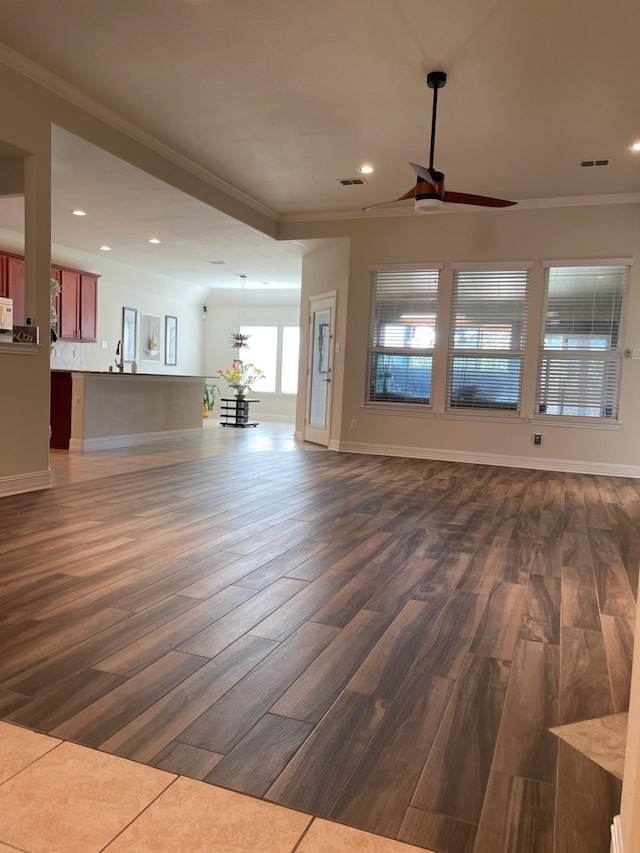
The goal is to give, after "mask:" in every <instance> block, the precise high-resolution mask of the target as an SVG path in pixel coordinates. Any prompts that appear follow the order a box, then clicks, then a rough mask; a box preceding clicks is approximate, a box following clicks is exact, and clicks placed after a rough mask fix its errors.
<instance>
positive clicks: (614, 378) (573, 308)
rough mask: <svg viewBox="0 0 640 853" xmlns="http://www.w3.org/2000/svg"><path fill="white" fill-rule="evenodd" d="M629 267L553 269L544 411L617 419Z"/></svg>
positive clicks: (544, 352)
mask: <svg viewBox="0 0 640 853" xmlns="http://www.w3.org/2000/svg"><path fill="white" fill-rule="evenodd" d="M627 276H628V267H626V266H583V267H575V266H573V267H570V266H564V267H561V266H560V267H559V266H553V267H552V266H549V267H548V269H547V281H546V298H545V309H544V328H543V333H542V341H541V349H540V370H539V395H538V412H539V413H540V414H542V415H559V416H563V417H587V418H617V416H618V386H619V382H620V364H621V362H620V323H621V318H622V309H623V302H624V296H625V291H626V286H627Z"/></svg>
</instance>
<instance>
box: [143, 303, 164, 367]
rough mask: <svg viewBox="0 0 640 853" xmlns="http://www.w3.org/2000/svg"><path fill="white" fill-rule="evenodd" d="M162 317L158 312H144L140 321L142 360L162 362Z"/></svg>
mask: <svg viewBox="0 0 640 853" xmlns="http://www.w3.org/2000/svg"><path fill="white" fill-rule="evenodd" d="M161 323H162V317H159V316H158V315H156V314H143V315H142V317H141V322H140V361H155V362H156V363H159V362H160V354H161V352H162V349H161V345H160V329H161Z"/></svg>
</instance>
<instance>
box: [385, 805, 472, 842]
mask: <svg viewBox="0 0 640 853" xmlns="http://www.w3.org/2000/svg"><path fill="white" fill-rule="evenodd" d="M477 830H478V827H477V826H475V824H473V823H463V822H462V821H460V820H454V819H453V818H451V817H447V816H446V815H440V814H433V812H425V811H423V810H422V809H415V808H413V806H410V807H409V808H408V809H407V813H406V815H405V817H404V820H403V821H402V826H401V827H400V831H399V832H398V840H399V841H406V842H407V844H413V845H415V846H418V847H426V848H428V849H429V850H437V851H438V853H473V848H474V844H475V840H476V832H477Z"/></svg>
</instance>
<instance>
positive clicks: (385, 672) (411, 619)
mask: <svg viewBox="0 0 640 853" xmlns="http://www.w3.org/2000/svg"><path fill="white" fill-rule="evenodd" d="M440 612H441V608H439V607H436V606H435V605H433V604H425V603H423V602H421V601H409V602H408V603H407V604H406V605H405V607H404V608H403V609H402V610H401V611H400V613H399V614H398V616H397V617H396V618H395V619H394V620H393V622H392V623H391V625H390V626H389V627H388V628H387V630H386V631H385V633H384V634H383V636H382V637H381V639H380V640H379V641H378V643H377V644H376V645H375V647H374V648H373V650H372V651H371V653H370V654H369V656H368V657H367V659H366V660H365V661H364V662H363V663H362V665H361V666H360V667H359V668H358V669H357V671H356V672H355V673H354V675H353V676H352V677H351V679H350V680H349V682H348V683H347V685H346V689H347V690H351V691H353V692H355V693H364V694H366V695H367V696H372V697H375V698H377V699H392V698H393V696H395V694H396V692H397V690H398V688H399V687H400V685H401V684H402V682H403V681H404V679H405V676H406V674H407V673H408V672H409V670H410V669H411V667H412V666H413V664H414V662H415V660H416V655H417V653H418V651H419V649H420V646H421V645H422V639H423V637H424V635H425V634H426V633H427V632H429V631H430V630H431V628H433V626H434V625H435V624H436V622H437V620H438V617H439V616H440Z"/></svg>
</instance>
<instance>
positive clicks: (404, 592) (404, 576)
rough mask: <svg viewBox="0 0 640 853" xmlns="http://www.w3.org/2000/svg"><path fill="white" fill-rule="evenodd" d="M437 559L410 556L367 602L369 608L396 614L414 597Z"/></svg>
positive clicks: (378, 611)
mask: <svg viewBox="0 0 640 853" xmlns="http://www.w3.org/2000/svg"><path fill="white" fill-rule="evenodd" d="M434 563H435V560H431V559H429V558H424V557H410V558H409V559H408V560H406V561H405V562H404V564H403V565H402V568H401V569H397V570H396V571H395V572H394V573H393V575H392V577H391V578H390V579H389V580H388V581H387V582H386V583H385V584H384V586H382V587H381V589H379V590H378V592H377V593H376V594H375V595H374V596H373V597H372V598H370V599H369V601H368V602H367V610H375V611H376V612H377V613H386V614H389V615H395V614H396V613H399V612H400V611H401V610H402V608H403V607H404V606H405V605H406V603H407V602H408V601H409V599H410V598H413V597H414V593H416V591H417V589H418V588H419V587H420V585H421V584H422V582H423V581H424V579H425V578H426V577H427V574H428V572H429V571H430V570H431V568H432V567H433V565H434Z"/></svg>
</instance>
